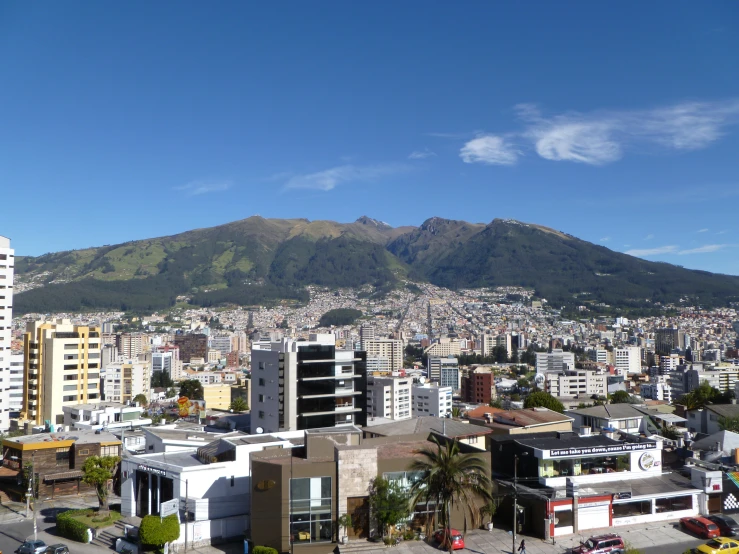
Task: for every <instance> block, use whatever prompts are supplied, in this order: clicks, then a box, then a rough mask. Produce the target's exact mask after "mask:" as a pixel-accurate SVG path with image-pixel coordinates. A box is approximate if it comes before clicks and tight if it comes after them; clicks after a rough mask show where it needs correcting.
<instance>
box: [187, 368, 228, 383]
mask: <svg viewBox="0 0 739 554" xmlns="http://www.w3.org/2000/svg"><path fill="white" fill-rule="evenodd" d="M185 378H187V379H193V380H195V381H200V382H201V383H202V384H203V385H217V384H219V383H221V382H222V381H223V375H222V374H221V373H220V372H216V371H194V370H192V369H190V370H187V371H185Z"/></svg>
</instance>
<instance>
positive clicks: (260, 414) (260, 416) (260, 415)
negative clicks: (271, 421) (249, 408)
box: [259, 410, 264, 419]
mask: <svg viewBox="0 0 739 554" xmlns="http://www.w3.org/2000/svg"><path fill="white" fill-rule="evenodd" d="M259 419H264V412H263V411H262V410H259Z"/></svg>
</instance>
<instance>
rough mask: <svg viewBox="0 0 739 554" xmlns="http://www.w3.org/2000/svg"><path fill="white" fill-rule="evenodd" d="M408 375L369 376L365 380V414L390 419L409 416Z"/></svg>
mask: <svg viewBox="0 0 739 554" xmlns="http://www.w3.org/2000/svg"><path fill="white" fill-rule="evenodd" d="M412 384H413V380H412V379H411V378H409V377H370V378H369V379H368V381H367V416H369V417H370V418H384V419H392V420H400V419H408V418H409V417H411V386H412Z"/></svg>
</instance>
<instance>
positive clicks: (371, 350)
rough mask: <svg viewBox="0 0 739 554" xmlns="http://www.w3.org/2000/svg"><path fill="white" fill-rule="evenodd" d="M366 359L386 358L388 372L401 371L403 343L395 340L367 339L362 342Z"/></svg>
mask: <svg viewBox="0 0 739 554" xmlns="http://www.w3.org/2000/svg"><path fill="white" fill-rule="evenodd" d="M362 344H363V346H362V350H364V351H365V352H367V358H368V359H369V358H387V360H388V363H389V365H390V371H398V370H400V369H403V341H401V340H395V339H367V340H363V341H362Z"/></svg>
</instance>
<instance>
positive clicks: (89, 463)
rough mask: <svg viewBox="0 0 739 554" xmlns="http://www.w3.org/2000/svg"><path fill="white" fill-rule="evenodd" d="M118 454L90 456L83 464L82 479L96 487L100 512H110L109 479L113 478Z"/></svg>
mask: <svg viewBox="0 0 739 554" xmlns="http://www.w3.org/2000/svg"><path fill="white" fill-rule="evenodd" d="M120 460H121V459H120V458H119V457H118V456H90V457H89V458H87V460H85V465H84V466H82V473H83V475H82V480H83V481H84V482H85V483H87V484H88V485H91V486H93V487H95V492H96V493H97V495H98V502H99V503H100V509H99V511H100V512H108V481H110V480H111V479H112V478H113V472H114V470H115V467H116V464H117V463H118V462H119V461H120Z"/></svg>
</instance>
